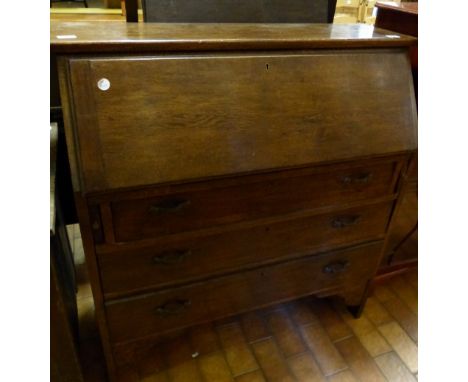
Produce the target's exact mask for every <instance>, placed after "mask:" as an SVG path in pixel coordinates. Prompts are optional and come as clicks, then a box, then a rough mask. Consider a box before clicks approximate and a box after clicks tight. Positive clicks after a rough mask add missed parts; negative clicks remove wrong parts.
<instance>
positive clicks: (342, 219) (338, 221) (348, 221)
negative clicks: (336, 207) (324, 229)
mask: <svg viewBox="0 0 468 382" xmlns="http://www.w3.org/2000/svg"><path fill="white" fill-rule="evenodd" d="M360 218H361V217H360V216H359V215H345V216H338V217H336V218H334V219H333V220H332V222H331V226H332V227H333V228H345V227H349V226H352V225H355V224H357V223H358V222H359V220H360Z"/></svg>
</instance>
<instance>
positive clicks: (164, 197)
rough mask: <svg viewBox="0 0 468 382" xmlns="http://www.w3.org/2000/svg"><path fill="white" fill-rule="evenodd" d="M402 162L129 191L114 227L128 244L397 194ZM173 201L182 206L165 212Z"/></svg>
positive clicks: (115, 211)
mask: <svg viewBox="0 0 468 382" xmlns="http://www.w3.org/2000/svg"><path fill="white" fill-rule="evenodd" d="M398 163H399V162H398V160H397V159H395V161H386V162H383V163H372V164H371V163H369V164H366V165H363V164H354V163H353V164H349V165H348V166H347V167H344V168H343V166H338V167H335V166H333V167H329V166H327V168H326V169H325V168H322V169H319V170H317V169H301V170H291V171H286V172H282V173H279V174H277V177H276V178H275V177H274V175H272V174H270V175H268V176H260V177H258V176H257V177H248V179H250V182H245V181H243V182H239V183H237V184H235V185H232V184H228V185H226V186H220V181H212V182H205V184H204V185H205V188H200V186H199V184H197V185H196V186H193V189H190V188H189V189H187V188H188V187H189V186H187V185H184V186H179V187H177V186H174V187H169V189H170V190H171V191H170V193H167V192H165V191H166V189H167V187H159V188H158V187H157V188H155V189H154V192H155V193H160V194H161V195H155V196H154V197H151V196H150V195H148V194H149V193H150V192H153V189H151V191H147V192H145V193H144V194H142V195H141V196H140V198H138V199H136V198H134V193H126V194H125V195H123V196H122V198H121V199H118V200H115V201H112V202H111V203H110V205H111V210H112V215H111V218H110V219H111V220H112V224H113V226H112V228H109V229H112V232H114V233H115V239H116V241H118V242H123V241H131V240H138V239H144V238H147V237H155V236H159V235H164V234H170V233H176V232H184V231H188V230H196V229H203V228H206V227H209V226H221V225H227V224H232V223H237V222H241V221H245V220H250V219H259V218H265V217H268V216H275V215H281V214H285V213H292V212H296V211H301V210H309V209H314V208H320V207H324V206H329V205H333V204H336V203H337V201H339V203H340V204H345V203H351V202H356V201H360V200H369V199H373V198H380V197H386V196H391V195H392V194H393V193H394V191H395V184H394V177H395V172H396V171H397V169H398V168H399V166H398ZM316 171H320V172H318V173H316ZM210 186H211V187H210ZM142 196H144V198H142ZM127 198H128V199H127ZM174 203H175V204H174ZM177 203H179V204H177ZM171 204H174V205H176V206H178V205H180V208H177V209H176V210H173V211H171V210H166V211H162V210H161V207H164V206H165V205H171ZM155 209H157V211H156V212H155Z"/></svg>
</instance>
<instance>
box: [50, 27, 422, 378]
mask: <svg viewBox="0 0 468 382" xmlns="http://www.w3.org/2000/svg"><path fill="white" fill-rule="evenodd" d="M414 41H415V40H414V39H413V38H411V37H407V36H403V35H395V33H393V32H392V33H389V32H386V31H384V30H378V29H374V28H372V27H369V26H366V25H320V24H319V25H317V24H315V25H305V24H281V25H268V24H266V25H255V24H227V25H221V24H132V25H128V24H125V23H112V22H106V23H92V22H80V23H55V22H52V27H51V49H52V51H53V53H54V54H56V55H57V57H58V68H59V79H60V87H61V97H62V104H63V108H64V118H65V128H66V138H67V145H68V152H69V156H70V165H71V171H72V177H73V186H74V191H75V199H76V204H77V209H78V215H79V221H80V227H81V231H82V237H83V242H84V249H85V254H86V259H87V263H88V266H89V272H90V277H91V283H92V290H93V295H94V299H95V305H96V314H97V318H98V322H99V328H100V333H101V337H102V342H103V346H104V350H105V354H106V358H107V362H108V368H109V374H110V377H111V379H113V380H115V379H116V368H117V367H118V364H119V356H118V351H117V349H122V348H125V347H131V346H134V344H135V343H138V342H139V341H144V340H147V339H151V338H156V337H158V336H161V335H162V334H167V333H170V332H172V331H175V330H180V329H183V328H186V327H188V326H190V325H194V324H198V323H202V322H207V321H211V320H215V319H220V318H223V317H226V316H229V315H233V314H237V313H240V312H244V311H247V310H251V309H255V308H259V307H262V306H266V305H269V304H273V303H278V302H281V301H287V300H291V299H296V298H299V297H301V296H305V295H310V294H315V295H317V296H319V297H324V296H330V295H338V296H341V297H342V298H343V299H344V300H345V302H346V304H347V305H348V306H349V307H350V308H351V309H352V310H353V312H354V313H355V314H356V315H359V314H360V311H361V310H362V308H363V306H364V304H365V300H366V293H367V289H368V286H369V281H370V280H371V279H372V277H373V276H374V275H375V273H376V270H377V267H378V265H379V262H380V260H381V257H382V254H383V251H384V247H385V242H386V238H387V236H388V235H387V232H388V230H389V227H390V226H391V224H392V216H393V214H394V211H395V208H396V206H397V205H398V203H399V201H400V199H399V195H400V192H401V189H402V188H403V187H405V177H406V174H407V168H408V163H409V160H410V157H411V155H412V154H413V153H414V152H415V150H416V148H417V134H416V124H417V121H416V107H415V99H414V92H413V83H412V78H411V68H410V63H409V58H408V47H409V46H410V45H411V44H412V43H414ZM119 351H120V350H119Z"/></svg>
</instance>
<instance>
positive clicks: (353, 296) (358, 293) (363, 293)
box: [343, 281, 370, 318]
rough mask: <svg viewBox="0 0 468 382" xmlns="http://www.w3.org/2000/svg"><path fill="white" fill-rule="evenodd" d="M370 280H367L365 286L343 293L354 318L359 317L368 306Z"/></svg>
mask: <svg viewBox="0 0 468 382" xmlns="http://www.w3.org/2000/svg"><path fill="white" fill-rule="evenodd" d="M369 290H370V281H368V282H367V284H366V286H365V287H364V288H360V289H358V290H353V291H350V292H348V293H345V294H343V298H344V301H345V304H346V307H347V308H348V310H349V312H350V313H351V314H352V315H353V317H354V318H359V317H361V315H362V312H363V311H364V307H365V306H366V302H367V298H368V297H369Z"/></svg>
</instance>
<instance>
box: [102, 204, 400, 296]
mask: <svg viewBox="0 0 468 382" xmlns="http://www.w3.org/2000/svg"><path fill="white" fill-rule="evenodd" d="M391 208H392V203H385V204H377V205H370V206H364V207H358V208H352V209H346V210H340V211H339V212H334V213H329V214H324V215H317V216H311V217H305V218H301V219H295V220H288V221H281V222H276V223H271V224H268V225H260V226H256V227H253V228H245V229H240V230H236V231H229V232H224V233H220V234H214V235H210V236H205V237H197V238H191V239H188V240H180V239H178V238H177V237H169V238H162V239H161V240H159V242H158V244H156V245H152V246H151V247H150V248H146V249H141V248H140V249H133V250H132V249H131V248H132V246H127V248H128V249H127V250H125V249H122V246H111V247H110V248H111V249H110V250H109V249H108V250H107V253H106V252H104V253H99V254H98V261H99V266H100V270H101V280H102V284H103V290H104V293H105V294H107V297H114V296H116V295H119V294H122V293H130V292H132V291H141V290H144V289H150V288H154V287H163V286H168V285H170V284H174V283H180V282H184V281H190V280H193V279H196V278H203V277H207V276H209V275H213V274H216V273H220V272H226V271H232V270H238V269H242V268H245V267H248V266H253V265H258V264H262V263H265V262H271V261H278V260H280V259H287V258H292V257H299V256H304V255H308V254H312V253H314V252H324V251H325V250H330V249H332V248H336V247H338V246H344V245H347V244H351V243H354V244H355V243H358V242H363V241H366V240H369V241H370V240H375V239H380V238H382V237H383V235H384V232H385V229H386V225H387V223H388V219H389V215H390V212H391Z"/></svg>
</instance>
